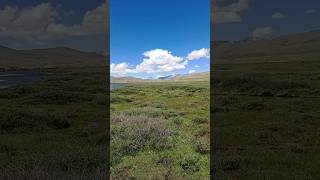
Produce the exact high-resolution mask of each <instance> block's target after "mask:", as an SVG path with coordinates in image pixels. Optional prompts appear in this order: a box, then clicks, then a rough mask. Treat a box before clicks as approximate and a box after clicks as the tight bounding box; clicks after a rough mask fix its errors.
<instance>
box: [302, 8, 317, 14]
mask: <svg viewBox="0 0 320 180" xmlns="http://www.w3.org/2000/svg"><path fill="white" fill-rule="evenodd" d="M316 12H317V10H315V9H308V10H306V12H305V13H306V14H314V13H316Z"/></svg>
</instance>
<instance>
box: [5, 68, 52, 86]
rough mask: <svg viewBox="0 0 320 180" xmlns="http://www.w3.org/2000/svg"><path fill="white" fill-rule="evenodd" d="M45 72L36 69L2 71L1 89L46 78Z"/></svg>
mask: <svg viewBox="0 0 320 180" xmlns="http://www.w3.org/2000/svg"><path fill="white" fill-rule="evenodd" d="M47 78H48V77H47V75H45V74H44V73H40V72H34V71H19V72H0V89H3V88H10V87H14V86H18V85H27V84H31V83H34V82H37V81H42V80H46V79H47Z"/></svg>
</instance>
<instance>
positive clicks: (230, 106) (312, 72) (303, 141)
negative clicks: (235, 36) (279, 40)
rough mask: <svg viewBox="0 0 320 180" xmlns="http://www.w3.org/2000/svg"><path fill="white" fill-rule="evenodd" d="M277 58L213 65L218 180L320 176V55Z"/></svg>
mask: <svg viewBox="0 0 320 180" xmlns="http://www.w3.org/2000/svg"><path fill="white" fill-rule="evenodd" d="M272 58H273V57H272V56H268V57H264V56H261V57H252V58H251V59H252V63H249V62H247V63H245V62H241V63H236V62H237V61H234V63H232V62H231V63H228V62H227V61H224V62H225V63H223V61H221V62H220V63H215V65H214V68H213V69H212V70H213V77H212V79H211V83H213V87H214V88H213V89H212V99H211V102H212V111H211V120H212V124H213V125H212V129H213V130H212V131H213V142H212V143H213V149H212V162H213V163H212V172H213V174H214V177H215V179H223V180H228V179H230V180H231V179H232V180H233V179H234V180H235V179H236V180H241V179H243V180H251V179H252V180H256V179H283V180H287V179H299V180H300V179H301V180H303V179H320V173H319V166H320V164H319V162H320V109H319V107H320V71H319V69H320V61H319V59H318V58H319V56H318V55H308V54H305V55H304V56H301V55H299V57H297V58H292V56H291V55H288V56H286V57H284V56H283V57H278V56H275V57H274V59H282V61H274V62H272ZM264 59H268V60H269V61H270V62H265V61H264Z"/></svg>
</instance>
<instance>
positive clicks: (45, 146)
mask: <svg viewBox="0 0 320 180" xmlns="http://www.w3.org/2000/svg"><path fill="white" fill-rule="evenodd" d="M105 69H106V67H103V66H101V67H86V68H84V67H81V68H80V67H79V68H59V69H43V70H42V71H44V72H46V73H51V74H54V75H55V77H54V78H52V79H49V80H46V81H42V82H37V83H34V84H32V85H24V86H20V87H14V88H10V89H0V179H106V176H107V175H106V172H107V166H108V165H107V148H108V147H107V145H108V132H107V125H108V123H109V122H108V118H109V117H108V111H107V109H106V108H107V107H108V106H107V102H108V101H107V92H108V87H107V86H106V82H107V80H106V79H107V75H106V70H105Z"/></svg>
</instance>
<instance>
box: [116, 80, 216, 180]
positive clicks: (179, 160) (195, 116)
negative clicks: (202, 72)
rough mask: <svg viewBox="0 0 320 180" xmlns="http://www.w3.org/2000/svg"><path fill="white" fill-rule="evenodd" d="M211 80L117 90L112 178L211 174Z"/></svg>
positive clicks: (132, 85) (195, 176) (154, 83)
mask: <svg viewBox="0 0 320 180" xmlns="http://www.w3.org/2000/svg"><path fill="white" fill-rule="evenodd" d="M209 86H210V84H209V82H208V81H205V82H201V81H198V82H158V83H157V82H150V83H137V84H130V85H128V86H127V87H124V88H121V89H117V90H114V91H112V92H111V99H110V101H111V168H112V169H111V171H112V174H111V177H112V179H126V178H127V179H130V178H131V179H210V178H209V172H210V163H209V162H210V158H209V154H210V119H209V114H210V111H209V107H210V91H209Z"/></svg>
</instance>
